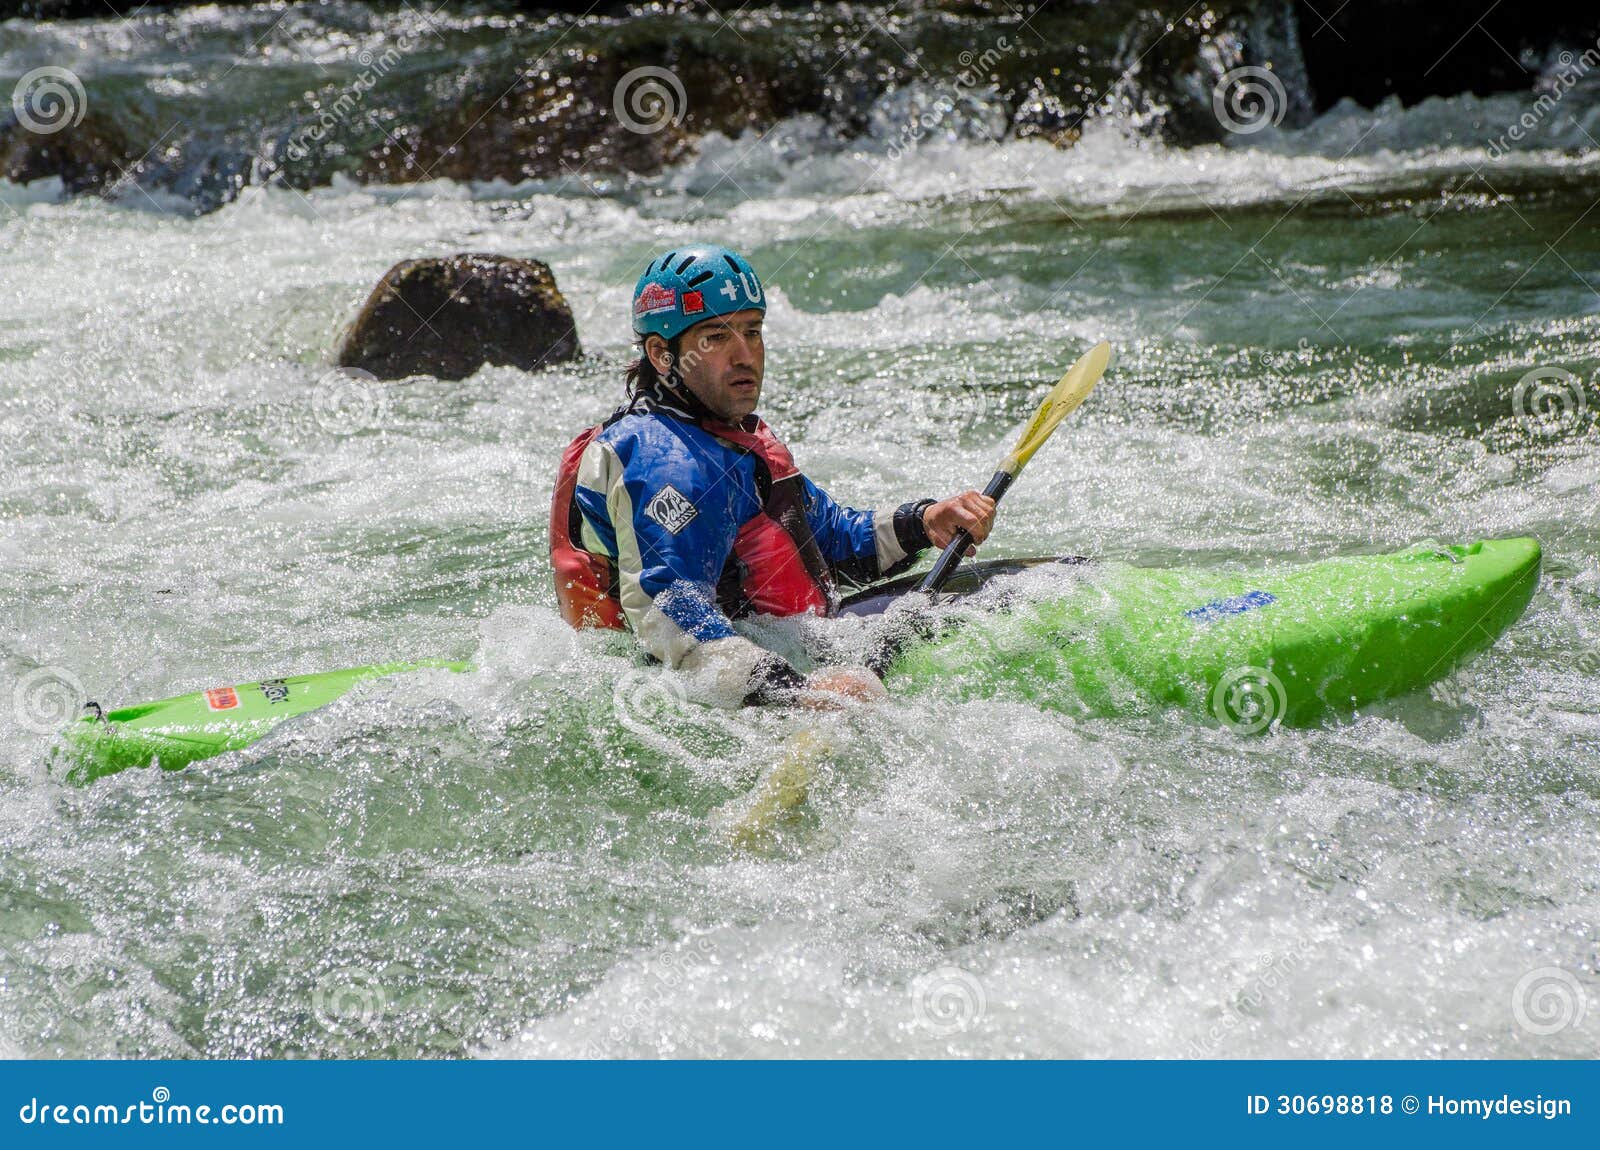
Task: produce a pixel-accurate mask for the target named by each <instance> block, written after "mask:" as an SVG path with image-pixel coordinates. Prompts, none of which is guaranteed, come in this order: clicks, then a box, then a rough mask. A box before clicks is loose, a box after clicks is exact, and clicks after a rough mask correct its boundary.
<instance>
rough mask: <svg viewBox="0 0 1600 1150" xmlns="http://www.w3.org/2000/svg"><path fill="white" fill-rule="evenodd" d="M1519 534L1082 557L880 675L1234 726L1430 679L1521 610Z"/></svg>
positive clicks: (1262, 723) (1524, 598) (1368, 697)
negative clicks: (1045, 591)
mask: <svg viewBox="0 0 1600 1150" xmlns="http://www.w3.org/2000/svg"><path fill="white" fill-rule="evenodd" d="M1540 562H1541V554H1540V548H1539V544H1538V542H1537V541H1536V540H1534V539H1527V538H1523V539H1505V540H1496V541H1489V542H1480V543H1473V544H1470V545H1468V546H1454V547H1433V546H1426V547H1419V548H1413V549H1411V550H1408V551H1403V552H1399V553H1395V554H1388V555H1367V556H1351V557H1345V558H1336V559H1328V560H1324V561H1322V562H1318V563H1310V564H1304V565H1298V566H1284V567H1281V568H1276V569H1270V570H1264V571H1256V572H1242V573H1227V572H1216V571H1204V570H1194V569H1150V568H1137V567H1130V566H1127V565H1125V564H1115V563H1105V562H1097V563H1094V564H1090V565H1085V566H1083V567H1081V568H1078V569H1077V571H1076V572H1075V575H1076V577H1075V578H1074V579H1073V580H1071V581H1070V583H1069V584H1068V585H1067V586H1066V587H1065V588H1064V589H1063V590H1062V591H1061V592H1060V594H1059V595H1057V593H1056V591H1055V589H1054V588H1052V590H1051V597H1050V598H1047V599H1043V600H1040V601H1026V600H1024V601H1022V602H1018V603H1013V604H1012V605H1011V606H1010V609H1009V610H1008V611H1007V612H1006V613H1004V614H1002V615H998V616H995V617H993V618H992V619H983V620H979V621H977V622H976V623H974V624H973V625H969V626H965V627H961V628H958V629H955V630H953V631H951V632H948V633H947V634H945V635H943V636H941V637H939V638H937V639H935V640H934V641H933V642H931V643H927V644H923V645H920V646H917V647H913V648H911V649H910V650H908V651H906V652H904V653H903V654H902V655H901V656H900V657H899V658H898V659H897V660H896V662H895V663H894V665H893V666H892V668H891V670H890V681H891V682H896V681H898V682H900V683H903V684H904V685H905V686H906V687H907V688H909V689H911V690H927V691H940V692H954V693H957V694H960V695H964V696H978V695H989V694H995V693H999V692H1002V691H1004V692H1014V693H1017V694H1020V695H1022V696H1024V697H1027V698H1030V699H1033V700H1035V701H1037V702H1040V703H1042V704H1045V705H1048V706H1057V707H1068V708H1073V709H1078V710H1081V711H1082V712H1083V713H1086V714H1098V715H1119V714H1129V713H1138V712H1140V711H1148V710H1150V709H1151V708H1152V707H1153V706H1160V705H1177V706H1182V707H1187V708H1189V709H1191V710H1197V711H1204V712H1206V713H1209V714H1210V715H1212V716H1213V717H1215V718H1216V719H1217V720H1218V721H1219V722H1222V723H1224V724H1225V725H1227V726H1230V727H1232V728H1234V729H1235V730H1239V731H1242V732H1248V731H1258V730H1263V729H1265V728H1266V727H1268V726H1270V725H1272V724H1275V723H1282V724H1285V725H1289V726H1300V725H1307V724H1311V723H1315V722H1317V721H1319V720H1321V719H1322V718H1324V717H1326V716H1327V715H1328V714H1330V713H1332V712H1337V711H1348V710H1351V709H1353V708H1357V707H1361V706H1363V705H1366V704H1368V703H1372V702H1375V701H1377V700H1379V699H1384V698H1389V697H1391V696H1394V695H1399V694H1404V693H1406V692H1409V691H1413V690H1416V689H1418V688H1421V687H1425V686H1427V685H1428V684H1430V683H1432V682H1435V681H1437V680H1438V679H1440V678H1443V677H1444V676H1445V675H1447V674H1449V673H1450V671H1451V670H1453V669H1454V668H1455V667H1456V666H1458V665H1459V664H1460V663H1462V662H1463V661H1465V660H1466V659H1468V658H1470V657H1471V656H1472V655H1473V654H1475V653H1476V652H1478V651H1480V650H1482V649H1483V648H1485V647H1487V646H1489V645H1490V644H1491V643H1493V642H1494V641H1495V639H1497V638H1498V637H1499V636H1500V635H1501V634H1502V633H1503V632H1504V631H1505V630H1506V629H1507V628H1509V627H1510V626H1511V625H1512V624H1513V623H1515V622H1516V621H1517V619H1518V618H1519V617H1520V616H1521V615H1522V612H1523V610H1524V609H1525V608H1526V607H1527V605H1528V602H1529V600H1530V599H1531V598H1532V597H1533V593H1534V590H1535V589H1536V588H1537V586H1538V581H1539V568H1540Z"/></svg>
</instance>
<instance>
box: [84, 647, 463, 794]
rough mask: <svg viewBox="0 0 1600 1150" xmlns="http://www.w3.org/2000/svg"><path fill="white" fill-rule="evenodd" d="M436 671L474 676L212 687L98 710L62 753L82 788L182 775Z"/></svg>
mask: <svg viewBox="0 0 1600 1150" xmlns="http://www.w3.org/2000/svg"><path fill="white" fill-rule="evenodd" d="M430 667H443V668H446V669H448V670H452V671H465V670H469V669H470V666H469V664H467V663H456V662H450V661H449V660H446V659H422V660H419V661H417V662H414V663H375V664H372V665H371V666H367V667H351V668H349V669H347V670H343V671H324V672H323V673H321V674H318V675H293V676H291V677H289V678H287V679H262V680H261V681H260V682H259V683H239V684H237V685H235V686H230V687H212V688H211V689H210V690H206V691H196V692H195V693H194V694H192V695H178V696H176V697H174V698H171V699H160V700H158V701H156V702H154V703H141V704H139V705H138V706H136V707H123V708H121V709H119V710H115V711H105V712H103V713H102V712H100V710H99V708H98V707H97V706H96V705H95V704H93V703H90V704H89V706H88V708H87V709H88V710H89V711H90V712H92V713H91V714H88V715H85V716H84V717H83V718H81V719H79V720H78V721H77V722H75V723H73V724H72V725H71V726H69V727H68V728H67V729H66V730H65V731H64V732H62V743H61V745H60V746H59V747H58V754H59V755H60V757H62V758H64V759H65V760H66V763H67V771H66V777H67V778H68V779H69V780H70V781H72V782H75V783H87V782H91V781H93V780H94V779H97V778H100V777H101V776H102V775H112V774H116V773H117V772H118V771H123V770H127V769H128V768H129V767H148V766H152V765H160V766H163V767H166V768H167V769H168V770H173V771H176V770H180V769H182V768H183V767H186V766H188V765H189V764H190V763H193V762H197V761H199V760H200V759H209V758H212V757H213V756H215V755H220V754H224V753H225V752H227V751H237V750H241V749H243V748H244V747H248V746H249V745H250V744H251V743H254V742H255V741H256V740H257V739H260V738H261V737H262V736H263V735H265V734H266V733H267V732H268V731H270V730H272V728H273V727H276V726H277V725H278V724H279V723H281V722H283V721H284V720H285V719H292V718H294V717H295V716H296V715H303V714H305V713H306V712H307V711H315V710H316V709H318V708H319V707H326V706H327V705H328V704H329V703H331V702H333V701H334V700H335V699H337V698H339V697H340V696H341V695H343V694H345V693H347V692H348V691H350V690H351V688H353V687H357V686H359V685H360V684H362V683H365V682H369V681H370V680H373V679H381V678H383V677H384V676H385V675H398V674H400V673H402V672H404V671H421V670H424V669H427V668H430Z"/></svg>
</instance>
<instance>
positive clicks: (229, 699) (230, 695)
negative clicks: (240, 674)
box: [206, 687, 239, 711]
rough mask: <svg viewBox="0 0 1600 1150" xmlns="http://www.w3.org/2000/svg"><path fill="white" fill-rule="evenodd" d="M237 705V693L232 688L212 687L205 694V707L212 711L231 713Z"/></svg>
mask: <svg viewBox="0 0 1600 1150" xmlns="http://www.w3.org/2000/svg"><path fill="white" fill-rule="evenodd" d="M238 705H239V692H238V691H236V690H234V689H233V688H232V687H212V688H211V689H210V690H209V691H207V692H206V706H208V707H210V708H211V709H212V710H213V711H231V710H233V709H234V708H235V707H237V706H238Z"/></svg>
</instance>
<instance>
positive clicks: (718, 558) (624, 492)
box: [576, 440, 805, 704]
mask: <svg viewBox="0 0 1600 1150" xmlns="http://www.w3.org/2000/svg"><path fill="white" fill-rule="evenodd" d="M627 454H628V456H629V458H627V459H626V460H625V459H624V458H623V457H622V456H621V455H619V453H618V451H617V449H616V448H615V447H613V446H612V445H611V444H609V443H607V442H604V441H602V440H596V441H595V442H593V443H591V444H590V445H589V447H588V448H587V449H586V450H585V452H584V455H583V458H582V460H581V461H580V462H579V465H578V483H577V492H576V498H577V502H578V507H579V510H580V511H581V512H582V514H583V517H584V521H585V530H584V539H585V544H586V545H595V544H598V545H599V546H600V547H602V548H603V549H604V550H606V551H607V552H608V553H610V554H611V555H612V557H613V558H614V560H615V562H616V567H617V584H618V592H619V595H620V597H621V600H622V608H623V612H624V613H625V614H626V615H627V618H628V624H629V626H630V627H631V628H632V629H633V632H634V634H635V635H636V636H637V637H638V639H639V642H640V643H641V644H642V645H643V646H644V648H645V650H646V651H648V652H649V653H650V654H652V655H654V656H655V657H656V658H658V659H660V660H661V661H662V662H663V663H665V664H667V665H668V666H669V667H672V668H674V669H676V670H679V671H682V672H684V673H686V674H689V675H691V676H694V677H696V678H700V679H702V681H703V682H704V683H705V687H706V692H705V693H706V694H707V695H708V696H709V697H711V698H713V699H715V700H716V701H719V702H722V703H724V704H736V703H740V702H744V703H760V702H769V701H773V700H774V699H776V698H778V697H780V696H781V695H782V694H784V693H785V692H793V691H795V690H797V689H798V688H800V687H803V686H804V685H805V679H804V676H802V675H801V674H800V673H799V672H798V671H796V670H795V669H794V668H793V667H792V666H790V664H789V663H788V662H787V661H786V660H784V659H783V658H781V657H780V656H778V655H775V654H773V653H772V652H770V651H766V650H764V649H762V648H761V647H758V646H757V645H756V644H755V643H752V642H751V641H750V640H749V639H747V638H745V637H744V636H742V635H739V634H737V633H736V632H735V631H734V629H733V624H732V623H731V622H730V621H729V619H728V617H727V616H726V615H725V614H723V612H722V609H721V608H720V607H719V606H718V604H717V592H716V586H717V579H718V577H719V576H720V575H721V573H722V568H723V566H724V565H725V564H726V563H727V560H728V556H729V554H730V553H731V552H732V550H733V541H734V537H735V535H736V534H737V531H738V524H737V523H734V522H732V521H731V520H730V518H729V516H728V515H727V514H726V511H725V509H718V508H714V507H713V506H712V505H711V503H710V501H709V500H708V499H707V498H706V497H707V494H708V490H709V488H710V485H709V484H708V483H707V482H706V480H705V477H704V475H703V474H702V472H701V470H700V468H699V467H698V465H697V464H696V463H695V461H693V460H690V459H687V458H686V457H684V456H683V455H682V454H681V453H669V454H667V455H666V463H665V465H664V464H663V460H662V458H661V457H660V456H661V453H652V455H653V456H654V458H653V459H652V466H648V467H647V466H645V464H644V462H643V456H644V454H645V453H643V452H638V453H635V452H632V451H629V452H627ZM718 497H719V498H721V499H723V500H724V501H725V498H726V497H725V493H719V496H718ZM719 510H721V511H722V513H721V514H719V513H718V511H719Z"/></svg>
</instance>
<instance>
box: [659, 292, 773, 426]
mask: <svg viewBox="0 0 1600 1150" xmlns="http://www.w3.org/2000/svg"><path fill="white" fill-rule="evenodd" d="M762 319H763V316H762V313H761V312H759V311H757V310H756V309H754V308H746V309H745V310H744V311H736V312H733V313H732V314H731V315H720V316H717V317H716V318H715V319H708V320H702V321H701V322H699V323H697V324H695V325H694V326H693V327H691V328H690V329H689V330H688V331H686V332H684V333H683V338H682V339H681V340H680V341H679V345H678V346H679V355H678V374H679V375H680V376H682V377H683V382H684V385H685V386H686V387H688V389H689V390H690V391H692V392H694V394H695V397H696V398H697V399H699V400H700V402H701V403H703V404H705V405H706V406H707V407H708V408H710V409H711V411H712V413H713V414H714V415H716V416H717V418H718V419H721V420H724V421H725V422H727V423H738V422H739V421H740V420H741V419H743V418H744V417H745V416H747V415H749V414H750V413H751V412H753V411H754V410H755V409H756V403H757V402H758V401H759V400H760V399H761V380H762V378H763V376H764V375H765V374H766V366H767V349H766V345H765V344H764V343H763V342H762V338H761V322H762ZM648 350H650V359H651V361H652V362H653V363H655V365H656V369H657V370H658V371H662V372H663V373H664V372H665V368H666V354H665V353H666V341H665V340H661V339H659V338H657V337H652V338H651V340H650V344H649V348H648Z"/></svg>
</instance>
